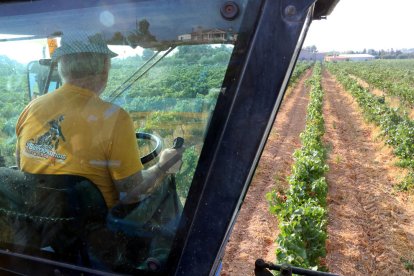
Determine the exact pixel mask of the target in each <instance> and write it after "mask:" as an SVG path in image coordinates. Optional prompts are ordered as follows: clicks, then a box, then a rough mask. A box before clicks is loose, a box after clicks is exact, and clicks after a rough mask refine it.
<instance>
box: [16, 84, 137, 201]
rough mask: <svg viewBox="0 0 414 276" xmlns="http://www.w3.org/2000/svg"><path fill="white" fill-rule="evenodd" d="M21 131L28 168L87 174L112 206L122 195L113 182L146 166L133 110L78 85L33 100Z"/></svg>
mask: <svg viewBox="0 0 414 276" xmlns="http://www.w3.org/2000/svg"><path fill="white" fill-rule="evenodd" d="M16 135H17V138H18V139H17V147H18V148H19V151H20V168H21V169H22V170H23V171H25V172H28V173H33V174H73V175H80V176H83V177H86V178H88V179H89V180H91V181H92V182H93V183H95V185H97V187H98V188H99V189H100V191H101V192H102V194H103V196H104V198H105V201H106V204H107V205H108V207H112V206H113V205H114V204H115V203H116V202H117V201H118V199H119V197H118V193H117V191H116V189H115V185H114V184H113V180H119V179H122V178H125V177H128V176H130V175H132V174H134V173H136V172H138V171H140V170H141V169H142V167H143V166H142V164H141V161H140V159H139V151H138V145H137V141H136V138H135V130H134V125H133V122H132V119H131V118H130V116H129V115H128V113H127V112H126V111H125V110H123V109H122V108H120V107H119V106H116V105H114V104H111V103H107V102H104V101H103V100H101V99H100V98H99V97H98V96H97V95H96V94H94V93H93V92H92V91H89V90H86V89H83V88H80V87H77V86H74V85H70V84H64V85H63V86H62V87H60V88H59V89H57V90H56V91H54V92H52V93H49V94H46V95H44V96H42V97H39V98H37V99H36V100H34V101H32V102H31V103H30V104H29V105H28V106H27V107H26V108H25V109H24V111H23V112H22V114H21V115H20V118H19V120H18V122H17V126H16Z"/></svg>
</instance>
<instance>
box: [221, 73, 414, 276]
mask: <svg viewBox="0 0 414 276" xmlns="http://www.w3.org/2000/svg"><path fill="white" fill-rule="evenodd" d="M310 73H311V72H310V71H308V72H307V73H306V74H305V76H304V77H302V78H301V79H300V81H299V82H298V83H297V84H296V86H295V88H294V89H292V90H291V91H290V93H289V95H287V96H285V99H284V100H283V102H282V106H281V109H280V111H279V113H278V115H277V119H276V122H275V124H274V126H273V130H272V132H271V134H270V137H269V139H268V142H267V144H266V147H265V150H264V152H263V154H262V157H261V160H260V163H259V166H258V168H257V170H256V174H255V177H254V178H253V181H252V184H251V186H250V188H249V191H248V193H247V195H246V198H245V201H244V203H243V205H242V208H241V210H240V213H239V216H238V218H237V221H236V224H235V227H234V230H233V232H232V235H231V237H230V240H229V243H228V245H227V247H226V251H225V256H224V259H223V270H222V273H221V275H223V276H228V275H254V272H253V270H254V262H255V260H256V259H257V258H263V259H265V260H266V261H271V262H275V249H276V244H275V242H274V241H275V239H276V237H277V235H278V227H277V219H276V218H275V217H274V216H272V215H270V213H269V210H268V203H267V201H266V199H265V195H266V193H267V192H270V191H272V190H274V189H276V190H285V189H287V187H288V184H287V182H286V177H287V176H288V175H289V174H290V170H291V165H292V162H293V159H292V154H293V151H294V150H295V149H296V148H298V147H300V140H299V134H300V133H301V132H302V131H303V129H304V127H305V114H306V107H307V104H308V93H307V91H308V90H307V88H306V87H305V84H304V83H305V79H307V78H308V77H309V76H310ZM322 86H323V89H324V90H325V99H324V119H325V127H326V133H325V136H324V140H325V143H326V144H327V146H328V151H329V156H328V165H329V168H330V170H329V172H328V174H327V175H326V178H327V182H328V185H329V191H328V228H327V231H328V240H327V243H326V248H327V256H326V260H325V261H326V265H327V267H328V269H329V270H330V271H331V272H333V273H338V274H340V275H414V271H412V270H407V269H406V268H405V267H404V265H406V266H407V265H408V266H409V265H413V263H414V220H413V218H414V198H413V197H414V196H413V195H410V194H407V193H398V192H396V191H395V190H394V189H393V186H394V185H395V184H396V183H398V182H399V181H401V179H402V177H403V176H404V175H405V174H406V171H404V170H403V169H401V168H399V167H396V166H395V165H394V164H395V162H396V158H395V157H394V156H393V153H392V150H391V149H390V148H389V147H387V146H386V145H385V144H384V142H383V141H382V140H381V138H379V137H378V133H379V130H378V129H376V128H375V127H374V126H373V125H370V124H367V123H365V122H364V120H363V117H362V115H361V114H362V113H361V110H359V108H358V106H357V104H356V103H355V101H354V100H353V99H352V97H351V96H350V94H349V93H347V92H346V91H344V89H343V88H342V87H341V86H340V85H339V84H338V83H337V82H336V80H335V78H334V77H333V76H331V75H330V74H329V73H328V72H326V71H324V73H323V82H322Z"/></svg>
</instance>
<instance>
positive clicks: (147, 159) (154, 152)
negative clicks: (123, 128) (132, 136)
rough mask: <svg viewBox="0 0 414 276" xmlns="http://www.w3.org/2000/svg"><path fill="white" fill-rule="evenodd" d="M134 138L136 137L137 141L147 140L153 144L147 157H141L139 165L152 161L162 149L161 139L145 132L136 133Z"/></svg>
mask: <svg viewBox="0 0 414 276" xmlns="http://www.w3.org/2000/svg"><path fill="white" fill-rule="evenodd" d="M136 137H137V139H142V140H149V141H151V142H152V143H153V144H155V146H154V149H153V150H151V152H150V153H148V154H147V155H144V156H142V157H141V163H142V164H146V163H148V162H150V161H152V160H154V159H155V158H156V157H157V156H158V155H159V154H160V152H161V150H162V148H163V142H162V139H161V137H159V136H158V135H155V134H150V133H146V132H137V133H136Z"/></svg>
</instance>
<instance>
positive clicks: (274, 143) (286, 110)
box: [221, 71, 311, 276]
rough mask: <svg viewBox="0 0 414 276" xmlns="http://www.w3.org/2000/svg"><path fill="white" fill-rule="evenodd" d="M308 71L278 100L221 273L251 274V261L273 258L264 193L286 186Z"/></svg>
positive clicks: (272, 226)
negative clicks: (271, 124) (271, 125)
mask: <svg viewBox="0 0 414 276" xmlns="http://www.w3.org/2000/svg"><path fill="white" fill-rule="evenodd" d="M310 74H311V72H310V71H308V72H306V73H305V76H304V77H302V78H301V79H300V80H299V81H298V83H297V85H296V86H295V88H294V89H292V90H291V91H289V93H287V94H286V96H285V98H284V99H283V101H282V104H281V108H280V110H279V112H278V115H277V119H276V122H275V124H274V126H273V129H272V132H271V134H270V136H269V139H268V141H267V143H266V146H265V149H264V152H263V154H262V157H261V159H260V162H259V165H258V168H257V169H256V174H255V176H254V178H253V180H252V183H251V185H250V188H249V191H248V193H247V195H246V197H245V199H244V202H243V205H242V207H241V210H240V213H239V216H238V218H237V221H236V224H235V226H234V229H233V232H232V234H231V237H230V239H229V242H228V244H227V247H226V251H225V255H224V259H223V270H222V272H221V275H222V276H226V275H254V263H255V261H256V259H259V258H262V259H264V260H266V261H271V262H275V258H276V257H275V256H276V255H275V249H276V245H275V243H274V241H275V239H276V237H277V235H278V227H277V219H276V217H275V216H273V215H271V214H270V212H269V208H268V203H267V201H266V198H265V196H266V193H268V192H270V191H272V190H274V189H286V187H287V183H286V177H287V176H288V175H289V174H290V168H291V165H292V162H293V159H292V154H293V151H294V150H295V149H296V148H298V147H300V140H299V134H300V133H301V132H302V131H303V130H304V128H305V114H306V107H307V105H308V101H309V97H308V96H309V95H308V93H307V92H308V89H306V88H305V86H304V81H305V79H307V78H308V77H309V76H310Z"/></svg>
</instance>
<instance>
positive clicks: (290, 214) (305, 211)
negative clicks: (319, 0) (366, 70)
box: [267, 63, 328, 269]
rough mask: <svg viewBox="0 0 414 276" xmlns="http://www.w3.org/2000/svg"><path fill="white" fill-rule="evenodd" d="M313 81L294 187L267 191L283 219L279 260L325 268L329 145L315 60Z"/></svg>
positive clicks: (294, 169)
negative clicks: (326, 146)
mask: <svg viewBox="0 0 414 276" xmlns="http://www.w3.org/2000/svg"><path fill="white" fill-rule="evenodd" d="M308 85H310V102H309V105H308V108H307V115H306V116H307V117H306V128H305V130H304V131H303V132H302V133H301V135H300V138H301V142H302V147H301V148H300V149H297V150H296V151H295V153H294V164H293V166H292V173H291V175H290V176H289V177H288V182H289V185H290V188H289V189H288V190H287V191H286V193H284V192H280V191H273V192H270V193H268V194H267V199H268V201H269V203H270V211H271V213H273V214H275V215H276V216H277V218H278V221H279V229H280V234H279V236H278V238H277V244H278V248H277V251H276V255H277V259H278V262H281V263H290V264H292V265H295V266H300V267H305V268H312V269H324V267H323V265H321V258H322V257H324V256H325V254H326V252H325V251H326V250H325V240H326V237H327V235H326V224H327V210H326V195H327V183H326V180H325V177H324V175H325V173H326V172H327V171H328V166H327V165H326V148H325V146H324V145H323V143H322V136H323V135H324V132H325V130H324V119H323V115H322V103H323V90H322V87H321V65H320V64H319V63H317V64H315V66H314V67H313V75H312V77H311V78H310V79H309V81H308Z"/></svg>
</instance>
